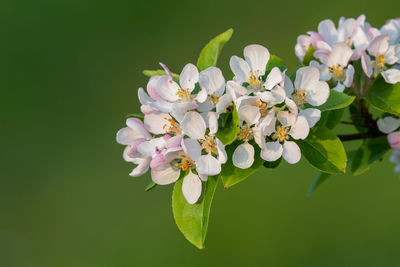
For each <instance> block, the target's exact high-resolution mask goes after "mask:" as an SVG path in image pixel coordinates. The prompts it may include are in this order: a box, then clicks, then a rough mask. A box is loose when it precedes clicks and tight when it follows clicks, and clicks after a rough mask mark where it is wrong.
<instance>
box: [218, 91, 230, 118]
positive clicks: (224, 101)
mask: <svg viewBox="0 0 400 267" xmlns="http://www.w3.org/2000/svg"><path fill="white" fill-rule="evenodd" d="M231 104H232V95H231V94H224V95H223V96H221V97H220V99H219V101H218V103H217V105H216V112H217V113H218V114H221V113H224V112H225V110H226V109H227V108H228V107H229V106H230V105H231Z"/></svg>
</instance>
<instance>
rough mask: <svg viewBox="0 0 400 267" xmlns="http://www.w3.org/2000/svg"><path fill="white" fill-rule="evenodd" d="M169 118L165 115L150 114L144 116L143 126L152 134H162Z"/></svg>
mask: <svg viewBox="0 0 400 267" xmlns="http://www.w3.org/2000/svg"><path fill="white" fill-rule="evenodd" d="M168 119H171V116H170V115H169V114H167V113H151V114H146V115H145V116H144V125H145V126H146V128H147V129H149V131H150V132H152V133H153V134H163V133H165V131H166V127H164V125H169V122H168Z"/></svg>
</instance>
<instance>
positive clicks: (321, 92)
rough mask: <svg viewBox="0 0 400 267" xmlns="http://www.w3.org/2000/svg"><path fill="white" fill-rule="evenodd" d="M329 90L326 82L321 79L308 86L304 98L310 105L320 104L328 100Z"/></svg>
mask: <svg viewBox="0 0 400 267" xmlns="http://www.w3.org/2000/svg"><path fill="white" fill-rule="evenodd" d="M306 90H307V89H306ZM329 90H330V89H329V85H328V83H326V82H321V81H318V82H315V83H314V84H313V85H312V86H310V87H309V88H308V90H307V93H308V94H307V95H306V100H307V102H308V103H310V105H312V106H320V105H322V104H324V103H325V102H326V101H327V100H328V97H329V93H330V91H329Z"/></svg>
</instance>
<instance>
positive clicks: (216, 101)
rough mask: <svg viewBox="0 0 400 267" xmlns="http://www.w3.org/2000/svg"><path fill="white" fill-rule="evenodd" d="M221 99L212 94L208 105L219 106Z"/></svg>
mask: <svg viewBox="0 0 400 267" xmlns="http://www.w3.org/2000/svg"><path fill="white" fill-rule="evenodd" d="M220 98H221V96H220V95H217V94H216V93H212V94H211V95H209V96H208V103H213V105H214V106H215V105H216V104H218V102H219V99H220Z"/></svg>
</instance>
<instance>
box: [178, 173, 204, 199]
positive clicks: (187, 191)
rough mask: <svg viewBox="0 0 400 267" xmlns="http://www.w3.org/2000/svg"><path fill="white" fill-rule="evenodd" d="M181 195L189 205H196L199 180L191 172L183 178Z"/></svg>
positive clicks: (199, 189) (198, 194)
mask: <svg viewBox="0 0 400 267" xmlns="http://www.w3.org/2000/svg"><path fill="white" fill-rule="evenodd" d="M182 193H183V196H184V197H185V199H186V201H187V202H188V203H189V204H194V203H196V202H197V200H198V199H199V197H200V196H201V180H200V178H199V176H197V175H196V174H194V173H192V171H189V174H188V175H186V176H185V178H183V182H182Z"/></svg>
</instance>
